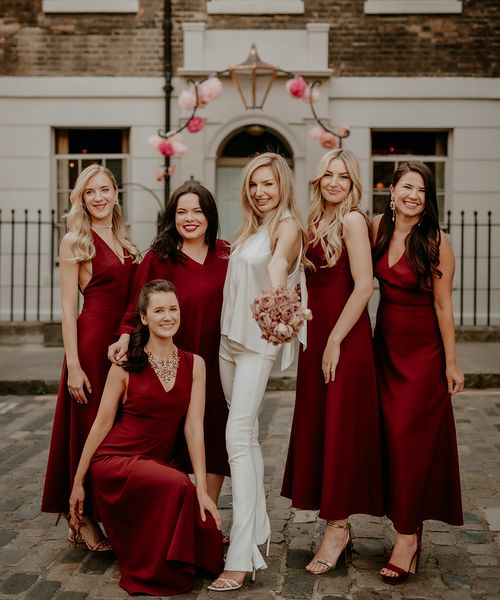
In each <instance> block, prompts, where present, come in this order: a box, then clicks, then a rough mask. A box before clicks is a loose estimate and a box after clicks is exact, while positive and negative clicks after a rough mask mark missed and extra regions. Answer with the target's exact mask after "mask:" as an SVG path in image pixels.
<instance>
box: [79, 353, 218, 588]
mask: <svg viewBox="0 0 500 600" xmlns="http://www.w3.org/2000/svg"><path fill="white" fill-rule="evenodd" d="M192 382H193V355H192V354H190V353H188V352H184V351H182V350H179V368H178V370H177V376H176V380H175V384H174V387H173V388H172V389H171V390H170V391H169V392H166V391H165V389H164V388H163V386H162V384H161V382H160V380H159V379H158V377H157V375H156V374H155V372H154V370H153V369H152V368H151V366H150V365H149V363H148V364H147V365H146V366H145V367H144V368H143V369H142V370H141V371H139V372H135V373H129V384H128V390H127V399H126V401H125V404H124V405H123V409H122V412H121V416H120V419H119V420H118V421H117V422H116V423H115V425H114V426H113V428H112V429H111V431H110V432H109V434H108V435H107V437H106V438H105V439H104V441H103V442H102V444H101V445H100V446H99V448H98V449H97V451H96V453H95V454H94V457H93V459H92V462H91V475H92V481H93V482H94V497H95V502H96V504H97V507H98V510H99V514H100V515H101V518H102V522H103V524H104V527H105V529H106V533H107V535H108V537H109V539H110V540H111V543H112V544H113V550H114V552H115V554H116V557H117V559H118V563H119V564H120V571H121V578H120V585H121V586H122V587H123V588H124V589H125V590H127V592H128V593H129V594H152V595H158V596H161V595H171V594H180V593H183V592H185V591H187V590H189V589H191V587H192V586H193V583H194V578H195V576H196V575H207V574H210V575H212V576H213V575H217V574H218V573H220V572H221V571H222V552H223V550H222V535H221V533H220V531H218V530H217V527H216V525H215V522H214V520H213V518H212V516H211V515H210V514H209V513H206V521H205V522H203V521H202V520H201V517H200V509H199V505H198V500H197V496H196V488H195V486H194V485H193V483H192V482H191V480H190V479H189V477H188V476H187V475H186V474H185V473H183V472H182V471H179V470H178V469H177V468H176V467H177V465H176V464H175V462H174V460H173V452H174V448H175V444H176V440H177V437H178V434H179V429H180V428H182V423H183V421H184V418H185V416H186V413H187V410H188V407H189V401H190V398H191V386H192Z"/></svg>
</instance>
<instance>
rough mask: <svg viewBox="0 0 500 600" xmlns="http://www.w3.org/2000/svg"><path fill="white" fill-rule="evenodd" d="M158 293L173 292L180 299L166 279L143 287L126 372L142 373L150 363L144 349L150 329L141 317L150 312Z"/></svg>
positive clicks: (125, 366)
mask: <svg viewBox="0 0 500 600" xmlns="http://www.w3.org/2000/svg"><path fill="white" fill-rule="evenodd" d="M158 292H165V293H168V292H172V294H175V297H176V298H177V299H179V297H178V296H177V290H176V289H175V285H174V284H173V283H171V282H170V281H167V280H166V279H153V280H152V281H150V282H149V283H146V284H145V285H144V286H143V288H142V290H141V293H140V294H139V300H138V302H137V325H136V326H135V329H134V331H133V332H132V334H131V336H130V345H129V350H128V352H127V362H126V363H125V364H124V365H123V368H124V369H125V371H132V372H134V371H140V370H141V369H143V368H144V367H145V366H146V364H147V362H148V356H147V354H146V352H145V351H144V347H145V346H146V344H147V343H148V340H149V328H148V326H147V325H144V323H143V322H142V321H141V318H140V317H141V315H145V314H146V312H147V310H148V306H149V299H150V297H151V294H156V293H158Z"/></svg>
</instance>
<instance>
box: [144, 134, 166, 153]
mask: <svg viewBox="0 0 500 600" xmlns="http://www.w3.org/2000/svg"><path fill="white" fill-rule="evenodd" d="M162 141H163V138H161V137H160V136H159V135H150V136H149V137H148V144H149V145H150V146H153V148H156V149H157V150H158V147H159V145H160V144H161V142H162Z"/></svg>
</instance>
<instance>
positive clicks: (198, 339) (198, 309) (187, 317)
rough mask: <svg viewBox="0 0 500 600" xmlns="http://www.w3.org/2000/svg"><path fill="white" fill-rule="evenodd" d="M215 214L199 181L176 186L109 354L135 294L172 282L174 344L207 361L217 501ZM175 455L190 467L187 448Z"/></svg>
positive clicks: (119, 352)
mask: <svg viewBox="0 0 500 600" xmlns="http://www.w3.org/2000/svg"><path fill="white" fill-rule="evenodd" d="M218 229H219V218H218V215H217V207H216V204H215V201H214V199H213V197H212V194H211V193H210V192H209V191H208V190H207V189H206V188H204V187H203V186H201V185H200V184H198V183H185V184H184V185H181V186H180V187H179V188H177V189H176V190H175V191H174V193H173V194H172V197H171V198H170V201H169V203H168V205H167V208H166V210H165V215H164V217H163V222H162V225H161V228H160V233H159V234H158V236H157V237H156V239H155V240H154V241H153V243H152V246H151V249H150V250H149V251H148V252H147V254H146V255H145V256H144V259H143V261H142V262H141V264H140V265H139V266H138V268H137V270H136V272H135V275H134V279H133V281H132V287H131V293H130V301H129V304H128V308H127V312H126V314H125V316H124V318H123V320H122V323H121V326H120V328H119V333H120V334H122V335H121V336H120V340H119V341H118V342H117V343H115V344H113V345H112V346H111V347H110V349H109V353H108V357H109V359H110V360H112V361H113V362H118V361H120V360H121V359H122V358H123V357H124V356H125V354H126V352H127V347H128V340H129V334H130V332H131V331H132V330H133V328H134V326H135V324H136V319H137V316H136V315H137V312H136V307H137V298H138V296H139V292H140V290H141V288H142V286H143V285H144V284H145V283H147V282H148V281H151V280H152V279H157V278H160V279H167V280H168V281H171V282H172V283H174V285H175V286H176V289H177V294H178V296H179V302H180V305H181V310H182V323H181V325H180V327H179V331H178V332H177V334H176V336H175V343H176V344H177V345H178V346H179V347H181V348H183V349H184V350H188V351H189V352H193V353H195V354H199V355H200V356H201V357H202V358H203V360H204V361H205V364H206V370H207V384H206V386H207V387H206V410H205V448H206V461H207V482H208V493H209V494H210V496H211V498H212V499H213V500H214V502H217V499H218V497H219V492H220V489H221V487H222V483H223V481H224V476H225V475H229V464H228V460H227V451H226V442H225V429H226V421H227V414H228V409H227V404H226V400H225V398H224V393H223V391H222V384H221V381H220V375H219V360H218V355H219V343H220V315H221V310H222V290H223V288H224V280H225V277H226V271H227V266H228V253H229V247H228V244H227V243H226V242H224V241H222V240H218V239H217V232H218ZM178 457H179V459H180V460H181V462H182V463H183V468H184V469H185V470H186V471H191V465H190V464H189V457H188V455H187V451H186V450H185V448H184V449H183V448H180V449H179V452H178Z"/></svg>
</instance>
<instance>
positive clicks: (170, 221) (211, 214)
mask: <svg viewBox="0 0 500 600" xmlns="http://www.w3.org/2000/svg"><path fill="white" fill-rule="evenodd" d="M190 193H191V194H196V195H197V196H198V199H199V202H200V208H201V211H202V212H203V214H204V215H205V217H206V218H207V221H208V227H207V232H206V234H205V242H206V244H207V246H208V247H209V249H210V250H214V249H215V246H216V243H217V235H218V233H219V215H218V213H217V205H216V204H215V200H214V197H213V196H212V194H211V193H210V192H209V191H208V190H207V188H206V187H203V186H202V185H201V184H199V183H196V182H194V181H188V182H186V183H184V184H182V185H181V186H179V187H178V188H177V189H176V190H174V192H173V193H172V195H171V196H170V200H169V201H168V204H167V206H166V207H165V212H164V213H163V216H162V219H161V223H160V231H159V233H158V235H157V236H156V237H155V239H154V240H153V242H152V244H151V249H152V250H153V251H154V252H156V254H157V255H158V257H159V258H160V259H161V260H168V259H169V260H171V261H172V262H173V263H183V262H184V260H185V259H184V256H183V255H182V253H181V248H182V237H181V235H180V234H179V232H178V231H177V228H176V226H175V212H176V210H177V203H178V202H179V198H180V197H181V196H183V195H184V194H190Z"/></svg>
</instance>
